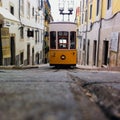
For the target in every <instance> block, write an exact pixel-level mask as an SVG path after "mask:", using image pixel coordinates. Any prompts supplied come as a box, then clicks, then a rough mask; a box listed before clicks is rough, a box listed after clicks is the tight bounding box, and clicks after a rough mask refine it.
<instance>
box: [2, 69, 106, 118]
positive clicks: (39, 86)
mask: <svg viewBox="0 0 120 120" xmlns="http://www.w3.org/2000/svg"><path fill="white" fill-rule="evenodd" d="M79 72H80V71H79V70H74V69H73V70H71V69H70V70H66V69H60V70H59V69H53V68H50V67H41V68H36V69H26V70H0V120H96V119H97V120H107V118H106V116H105V115H104V113H103V112H101V110H100V109H99V108H98V107H97V105H96V104H95V103H94V102H91V101H90V100H89V99H88V98H87V97H86V95H85V94H84V91H83V89H82V88H81V87H80V86H79V85H77V82H76V81H74V79H71V76H70V75H69V74H71V73H74V74H75V73H78V74H79ZM86 75H87V74H86ZM95 112H96V114H95ZM98 116H99V117H98Z"/></svg>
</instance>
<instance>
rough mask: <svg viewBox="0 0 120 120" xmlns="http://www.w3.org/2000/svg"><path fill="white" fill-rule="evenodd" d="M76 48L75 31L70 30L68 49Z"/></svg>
mask: <svg viewBox="0 0 120 120" xmlns="http://www.w3.org/2000/svg"><path fill="white" fill-rule="evenodd" d="M75 48H76V32H74V31H72V32H70V49H75Z"/></svg>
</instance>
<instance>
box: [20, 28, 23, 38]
mask: <svg viewBox="0 0 120 120" xmlns="http://www.w3.org/2000/svg"><path fill="white" fill-rule="evenodd" d="M20 37H21V39H23V38H24V27H21V28H20Z"/></svg>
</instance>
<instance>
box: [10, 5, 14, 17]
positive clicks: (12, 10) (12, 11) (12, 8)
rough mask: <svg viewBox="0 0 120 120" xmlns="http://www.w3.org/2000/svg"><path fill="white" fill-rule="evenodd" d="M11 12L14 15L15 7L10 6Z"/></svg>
mask: <svg viewBox="0 0 120 120" xmlns="http://www.w3.org/2000/svg"><path fill="white" fill-rule="evenodd" d="M10 13H11V14H12V15H14V7H13V6H10Z"/></svg>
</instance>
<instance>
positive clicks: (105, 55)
mask: <svg viewBox="0 0 120 120" xmlns="http://www.w3.org/2000/svg"><path fill="white" fill-rule="evenodd" d="M108 46H109V42H108V41H104V42H103V65H107V64H108Z"/></svg>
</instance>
